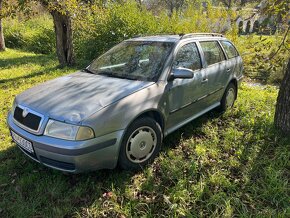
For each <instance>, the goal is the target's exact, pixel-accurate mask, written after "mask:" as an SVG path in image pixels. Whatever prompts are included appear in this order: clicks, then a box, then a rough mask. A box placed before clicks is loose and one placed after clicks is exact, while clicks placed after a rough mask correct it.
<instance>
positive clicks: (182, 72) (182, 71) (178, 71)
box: [169, 67, 193, 80]
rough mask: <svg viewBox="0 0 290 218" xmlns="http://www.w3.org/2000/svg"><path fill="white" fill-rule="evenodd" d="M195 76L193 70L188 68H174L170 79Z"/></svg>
mask: <svg viewBox="0 0 290 218" xmlns="http://www.w3.org/2000/svg"><path fill="white" fill-rule="evenodd" d="M191 78H193V71H192V70H190V69H187V68H182V67H178V68H174V69H173V70H172V73H171V75H170V77H169V80H174V79H191Z"/></svg>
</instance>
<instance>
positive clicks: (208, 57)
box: [200, 40, 227, 106]
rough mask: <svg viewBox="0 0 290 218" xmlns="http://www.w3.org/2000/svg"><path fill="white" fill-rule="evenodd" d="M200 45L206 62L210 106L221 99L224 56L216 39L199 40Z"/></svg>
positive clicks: (223, 85)
mask: <svg viewBox="0 0 290 218" xmlns="http://www.w3.org/2000/svg"><path fill="white" fill-rule="evenodd" d="M200 47H201V50H202V52H203V57H204V61H205V64H206V67H205V70H206V75H207V79H208V95H207V104H208V106H211V105H213V104H215V103H217V102H219V101H220V100H221V97H222V95H223V91H224V88H225V83H224V76H225V74H227V64H226V56H225V54H224V52H223V50H222V48H221V46H220V44H219V42H218V41H215V40H212V41H201V42H200Z"/></svg>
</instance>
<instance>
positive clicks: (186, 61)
mask: <svg viewBox="0 0 290 218" xmlns="http://www.w3.org/2000/svg"><path fill="white" fill-rule="evenodd" d="M173 67H174V68H178V67H183V68H187V69H191V70H198V69H200V68H201V60H200V55H199V52H198V49H197V46H196V44H195V43H189V44H186V45H184V46H183V47H181V48H180V49H179V50H178V52H177V54H176V58H175V61H174V64H173Z"/></svg>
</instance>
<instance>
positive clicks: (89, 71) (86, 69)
mask: <svg viewBox="0 0 290 218" xmlns="http://www.w3.org/2000/svg"><path fill="white" fill-rule="evenodd" d="M83 71H85V72H87V73H91V74H95V73H94V72H93V71H91V70H89V69H88V68H84V69H83Z"/></svg>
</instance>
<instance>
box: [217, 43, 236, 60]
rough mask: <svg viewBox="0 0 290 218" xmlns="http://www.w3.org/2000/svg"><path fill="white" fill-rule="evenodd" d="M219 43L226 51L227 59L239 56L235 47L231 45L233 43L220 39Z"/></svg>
mask: <svg viewBox="0 0 290 218" xmlns="http://www.w3.org/2000/svg"><path fill="white" fill-rule="evenodd" d="M221 44H222V46H223V48H224V50H225V51H226V53H227V55H228V58H229V59H230V58H234V57H237V56H239V53H238V51H237V50H236V48H235V47H234V46H233V44H232V43H231V42H229V41H221Z"/></svg>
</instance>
